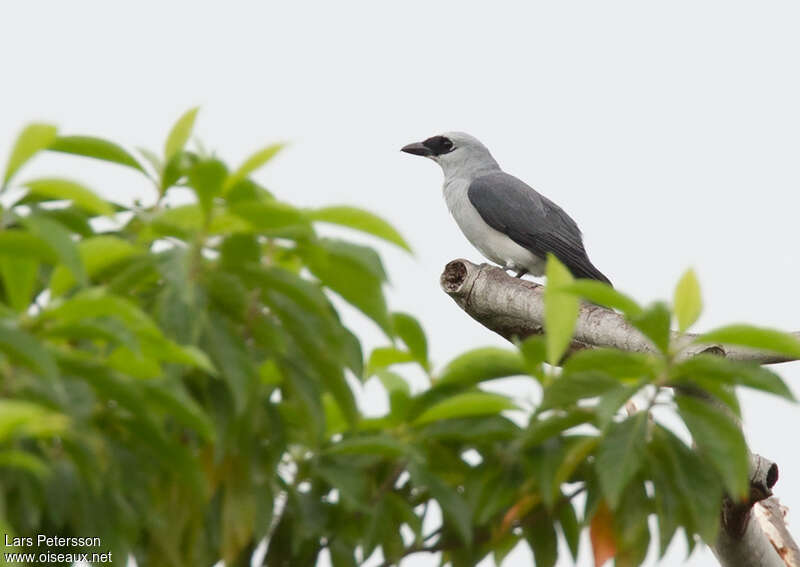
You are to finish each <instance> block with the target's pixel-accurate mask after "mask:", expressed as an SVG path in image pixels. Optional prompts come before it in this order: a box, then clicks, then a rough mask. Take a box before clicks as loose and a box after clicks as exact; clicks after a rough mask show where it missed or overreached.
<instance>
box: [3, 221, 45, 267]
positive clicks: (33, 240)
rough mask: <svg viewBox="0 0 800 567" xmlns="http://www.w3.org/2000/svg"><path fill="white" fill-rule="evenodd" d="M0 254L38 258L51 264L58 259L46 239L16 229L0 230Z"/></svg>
mask: <svg viewBox="0 0 800 567" xmlns="http://www.w3.org/2000/svg"><path fill="white" fill-rule="evenodd" d="M0 255H2V256H11V257H18V256H25V257H28V258H31V257H33V258H39V259H41V260H43V261H45V262H48V263H51V264H52V263H53V262H57V261H58V256H57V255H56V253H55V251H54V250H53V248H52V247H51V246H50V244H48V242H47V240H45V239H43V238H40V237H38V236H36V235H35V234H31V233H30V232H28V231H25V230H17V229H8V230H3V231H0Z"/></svg>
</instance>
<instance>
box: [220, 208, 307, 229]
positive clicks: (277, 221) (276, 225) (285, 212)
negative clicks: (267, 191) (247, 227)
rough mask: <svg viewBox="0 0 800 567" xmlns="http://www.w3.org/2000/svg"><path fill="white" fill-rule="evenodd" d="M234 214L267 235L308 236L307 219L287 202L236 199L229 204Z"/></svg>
mask: <svg viewBox="0 0 800 567" xmlns="http://www.w3.org/2000/svg"><path fill="white" fill-rule="evenodd" d="M229 209H230V211H231V212H232V213H234V214H235V215H238V216H239V217H241V218H243V219H244V220H246V221H248V222H249V223H250V224H251V225H252V227H253V229H255V230H256V231H258V232H262V233H265V234H267V235H268V236H287V237H290V236H291V235H294V236H296V237H309V236H311V234H312V231H311V227H310V226H309V223H308V220H307V219H306V218H305V217H304V216H303V214H302V213H301V212H300V211H299V210H298V209H296V208H295V207H293V206H292V205H289V204H288V203H282V202H280V201H263V200H262V201H238V202H236V203H234V204H232V205H230V206H229Z"/></svg>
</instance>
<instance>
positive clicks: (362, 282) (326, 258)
mask: <svg viewBox="0 0 800 567" xmlns="http://www.w3.org/2000/svg"><path fill="white" fill-rule="evenodd" d="M303 254H304V257H305V259H306V262H307V265H308V268H309V269H310V270H311V273H313V274H314V275H315V276H316V277H318V278H319V279H320V281H321V282H322V283H323V284H324V285H325V286H326V287H328V288H330V289H331V290H332V291H335V292H336V293H337V294H339V295H340V296H341V297H342V298H343V299H344V300H345V301H347V302H348V303H350V304H351V305H352V306H353V307H355V308H357V309H358V310H359V311H361V312H362V313H363V314H364V315H366V316H367V317H369V318H370V319H372V320H373V321H374V322H375V323H376V324H377V325H378V326H379V327H380V328H381V329H382V330H383V331H384V332H385V333H386V335H387V336H389V337H391V336H392V335H393V329H392V321H391V319H390V317H389V311H388V309H387V307H386V299H385V297H384V295H383V289H382V283H383V280H384V276H385V273H384V271H383V266H382V265H381V262H380V258H379V257H378V256H377V254H376V253H375V251H374V250H372V249H371V248H367V247H366V246H358V245H356V244H350V243H347V242H344V241H340V240H330V239H320V240H319V241H318V242H317V245H316V246H309V247H306V248H305V249H304V253H303Z"/></svg>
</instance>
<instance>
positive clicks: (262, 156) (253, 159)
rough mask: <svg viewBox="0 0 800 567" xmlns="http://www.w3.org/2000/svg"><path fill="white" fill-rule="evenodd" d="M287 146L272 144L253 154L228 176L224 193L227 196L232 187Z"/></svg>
mask: <svg viewBox="0 0 800 567" xmlns="http://www.w3.org/2000/svg"><path fill="white" fill-rule="evenodd" d="M285 146H286V144H271V145H269V146H266V147H265V148H262V149H260V150H258V151H257V152H255V153H254V154H252V155H251V156H250V157H248V158H247V159H246V160H244V163H242V165H240V166H239V167H238V169H237V170H236V171H234V172H233V173H231V174H230V175H229V176H228V178H227V179H226V180H225V184H224V186H223V189H222V192H223V193H225V194H227V193H228V191H230V189H231V187H233V186H234V185H236V184H237V183H238V182H239V181H242V180H243V179H246V178H247V177H249V176H250V174H251V173H253V172H254V171H255V170H257V169H258V168H260V167H261V166H263V165H264V164H265V163H267V162H268V161H269V160H271V159H272V158H273V157H275V154H277V153H278V152H279V151H281V150H282V149H283V148H284V147H285Z"/></svg>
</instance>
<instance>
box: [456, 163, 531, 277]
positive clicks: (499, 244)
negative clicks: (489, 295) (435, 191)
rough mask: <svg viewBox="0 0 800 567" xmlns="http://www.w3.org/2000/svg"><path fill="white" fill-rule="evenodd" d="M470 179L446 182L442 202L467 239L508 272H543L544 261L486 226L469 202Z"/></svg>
mask: <svg viewBox="0 0 800 567" xmlns="http://www.w3.org/2000/svg"><path fill="white" fill-rule="evenodd" d="M469 185H470V180H468V179H464V178H452V179H446V180H445V183H444V188H443V191H444V200H445V202H446V203H447V208H448V209H450V213H451V214H452V215H453V218H454V219H455V220H456V223H457V224H458V227H459V228H460V229H461V232H463V233H464V236H466V237H467V240H469V241H470V243H471V244H472V245H473V246H474V247H475V248H477V249H478V250H479V251H480V252H481V254H483V255H484V256H486V258H488V259H489V260H491V261H492V262H494V263H496V264H499V265H500V266H503V267H504V268H507V269H511V270H523V269H524V270H527V271H528V272H530V273H531V274H533V275H535V276H540V275H542V274H543V273H544V260H542V259H541V258H539V257H538V256H536V255H534V254H533V253H531V252H530V251H529V250H527V249H525V248H523V247H522V246H520V245H519V244H517V243H516V242H514V241H513V240H511V239H510V238H509V237H508V236H506V235H505V234H503V233H502V232H499V231H497V230H495V229H494V228H492V227H491V226H489V225H488V224H486V221H484V220H483V218H482V217H481V216H480V214H479V213H478V211H477V210H476V209H475V207H474V206H473V204H472V203H471V202H470V200H469V196H468V195H467V191H468V189H469Z"/></svg>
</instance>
